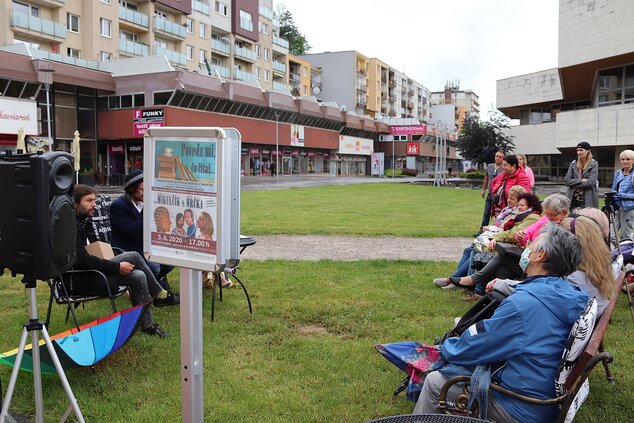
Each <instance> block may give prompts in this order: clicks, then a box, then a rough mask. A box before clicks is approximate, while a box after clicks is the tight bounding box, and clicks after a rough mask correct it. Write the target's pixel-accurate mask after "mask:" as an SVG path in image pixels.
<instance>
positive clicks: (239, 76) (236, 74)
mask: <svg viewBox="0 0 634 423" xmlns="http://www.w3.org/2000/svg"><path fill="white" fill-rule="evenodd" d="M233 79H236V80H238V81H253V80H254V79H255V75H254V74H252V73H251V72H245V71H241V70H239V69H234V71H233Z"/></svg>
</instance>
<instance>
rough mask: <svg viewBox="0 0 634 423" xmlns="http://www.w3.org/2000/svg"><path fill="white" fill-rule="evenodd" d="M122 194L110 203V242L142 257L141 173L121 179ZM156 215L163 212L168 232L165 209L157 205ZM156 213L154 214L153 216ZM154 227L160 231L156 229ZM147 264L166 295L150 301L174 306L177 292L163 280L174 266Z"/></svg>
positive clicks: (161, 217) (161, 216)
mask: <svg viewBox="0 0 634 423" xmlns="http://www.w3.org/2000/svg"><path fill="white" fill-rule="evenodd" d="M123 189H124V191H125V192H124V194H123V195H122V196H121V197H119V198H117V199H116V200H115V201H114V202H113V203H112V204H111V205H110V224H111V225H112V245H113V246H114V247H117V248H120V249H122V250H124V251H136V252H137V253H139V255H140V256H141V257H144V256H143V172H142V171H140V170H137V171H135V172H132V173H131V174H129V175H126V177H125V179H124V187H123ZM159 210H161V212H162V213H158V215H159V216H158V217H159V218H160V220H161V221H164V220H165V216H164V214H165V213H166V212H167V213H168V215H167V228H165V229H163V230H164V231H165V232H166V233H168V232H169V228H170V222H169V212H168V210H167V209H166V208H165V207H162V206H161V207H160V208H157V211H159ZM156 217H157V213H155V218H156ZM157 230H159V231H161V230H160V228H158V225H157ZM147 265H148V267H149V268H150V270H151V271H152V273H153V274H154V277H156V279H157V280H158V281H159V283H160V284H161V286H162V287H163V288H164V289H166V290H167V291H168V292H169V293H170V294H169V296H168V297H167V298H166V299H161V300H156V301H154V305H155V306H157V307H163V306H168V305H176V304H179V303H180V299H179V297H178V295H175V294H173V293H172V292H171V290H170V287H169V284H168V283H167V274H168V273H169V272H171V271H172V269H174V266H168V265H165V264H159V263H154V262H151V261H147Z"/></svg>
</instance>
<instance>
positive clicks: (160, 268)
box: [146, 261, 174, 291]
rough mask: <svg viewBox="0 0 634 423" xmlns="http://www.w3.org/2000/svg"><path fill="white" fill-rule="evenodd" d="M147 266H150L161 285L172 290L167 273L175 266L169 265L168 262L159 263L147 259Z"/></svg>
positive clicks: (167, 289)
mask: <svg viewBox="0 0 634 423" xmlns="http://www.w3.org/2000/svg"><path fill="white" fill-rule="evenodd" d="M146 263H147V267H149V268H150V270H151V271H152V273H153V274H154V277H155V278H156V280H157V281H158V283H159V285H161V286H162V287H163V289H165V290H166V291H169V290H170V287H169V284H168V283H167V277H166V276H167V274H168V273H169V272H171V271H172V270H173V269H174V266H168V265H167V264H159V263H155V262H153V261H146Z"/></svg>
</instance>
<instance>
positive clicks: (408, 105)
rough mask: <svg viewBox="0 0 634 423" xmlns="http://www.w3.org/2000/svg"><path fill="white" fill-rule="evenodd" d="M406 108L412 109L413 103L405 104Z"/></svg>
mask: <svg viewBox="0 0 634 423" xmlns="http://www.w3.org/2000/svg"><path fill="white" fill-rule="evenodd" d="M407 108H408V109H413V108H414V102H413V101H408V102H407Z"/></svg>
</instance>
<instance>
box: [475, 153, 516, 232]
mask: <svg viewBox="0 0 634 423" xmlns="http://www.w3.org/2000/svg"><path fill="white" fill-rule="evenodd" d="M503 160H504V152H503V151H498V152H496V153H495V161H494V162H493V163H491V164H489V165H488V166H487V167H486V171H485V173H484V181H483V182H482V198H484V213H483V214H482V223H481V224H480V229H479V230H478V232H477V233H476V234H475V236H478V235H479V234H480V232H482V228H483V227H484V226H488V225H489V220H490V219H491V202H492V201H493V200H492V196H491V182H493V179H495V177H496V176H498V175H499V174H500V172H502V161H503ZM509 188H510V187H509ZM487 190H488V192H487Z"/></svg>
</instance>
